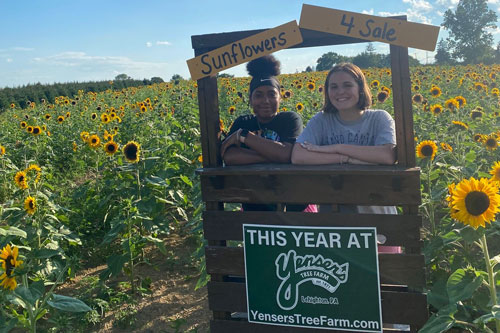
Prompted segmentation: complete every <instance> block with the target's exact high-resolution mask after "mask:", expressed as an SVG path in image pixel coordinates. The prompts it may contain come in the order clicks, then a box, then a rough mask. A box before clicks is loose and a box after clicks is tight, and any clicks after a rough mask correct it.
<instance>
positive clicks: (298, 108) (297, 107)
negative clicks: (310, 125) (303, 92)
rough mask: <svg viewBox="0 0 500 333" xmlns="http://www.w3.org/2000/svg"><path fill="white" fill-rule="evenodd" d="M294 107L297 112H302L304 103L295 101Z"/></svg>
mask: <svg viewBox="0 0 500 333" xmlns="http://www.w3.org/2000/svg"><path fill="white" fill-rule="evenodd" d="M295 109H296V110H297V111H299V112H302V111H303V110H304V104H302V103H300V102H299V103H297V104H295Z"/></svg>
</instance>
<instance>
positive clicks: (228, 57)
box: [222, 52, 233, 67]
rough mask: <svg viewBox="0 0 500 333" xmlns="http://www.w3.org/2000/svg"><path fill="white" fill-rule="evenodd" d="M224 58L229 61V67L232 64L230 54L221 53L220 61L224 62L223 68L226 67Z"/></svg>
mask: <svg viewBox="0 0 500 333" xmlns="http://www.w3.org/2000/svg"><path fill="white" fill-rule="evenodd" d="M226 56H227V59H228V60H229V64H230V65H232V64H233V62H232V61H231V54H230V53H229V52H224V53H222V60H224V67H226V66H227V62H226Z"/></svg>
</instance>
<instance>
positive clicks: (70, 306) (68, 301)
mask: <svg viewBox="0 0 500 333" xmlns="http://www.w3.org/2000/svg"><path fill="white" fill-rule="evenodd" d="M47 304H49V305H50V306H52V307H53V308H56V309H58V310H62V311H67V312H87V311H91V310H92V309H91V308H90V307H89V306H88V305H87V304H85V303H83V302H82V301H80V300H79V299H76V298H73V297H68V296H64V295H58V294H53V295H52V299H51V300H49V301H47Z"/></svg>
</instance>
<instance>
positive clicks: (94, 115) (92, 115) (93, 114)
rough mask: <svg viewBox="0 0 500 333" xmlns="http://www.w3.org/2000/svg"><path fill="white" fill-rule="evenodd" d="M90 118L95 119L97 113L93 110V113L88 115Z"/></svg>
mask: <svg viewBox="0 0 500 333" xmlns="http://www.w3.org/2000/svg"><path fill="white" fill-rule="evenodd" d="M90 119H92V120H96V119H97V113H95V112H94V113H92V114H91V115H90Z"/></svg>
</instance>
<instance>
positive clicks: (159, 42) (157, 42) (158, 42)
mask: <svg viewBox="0 0 500 333" xmlns="http://www.w3.org/2000/svg"><path fill="white" fill-rule="evenodd" d="M156 45H167V46H168V45H172V43H170V42H167V41H156Z"/></svg>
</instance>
